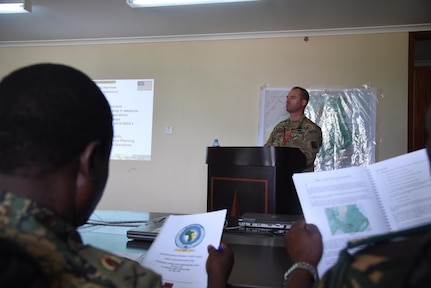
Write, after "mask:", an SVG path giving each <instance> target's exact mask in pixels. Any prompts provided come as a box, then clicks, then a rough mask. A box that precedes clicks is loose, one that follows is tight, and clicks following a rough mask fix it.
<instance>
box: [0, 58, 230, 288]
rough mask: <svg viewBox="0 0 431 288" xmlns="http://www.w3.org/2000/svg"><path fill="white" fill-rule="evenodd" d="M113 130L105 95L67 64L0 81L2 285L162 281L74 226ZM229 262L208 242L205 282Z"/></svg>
mask: <svg viewBox="0 0 431 288" xmlns="http://www.w3.org/2000/svg"><path fill="white" fill-rule="evenodd" d="M112 136H113V129H112V114H111V110H110V107H109V104H108V102H107V101H106V99H105V97H104V95H103V94H102V92H101V91H100V90H99V88H98V87H97V85H95V84H94V82H93V81H92V80H91V79H90V78H88V77H87V76H86V75H85V74H83V73H81V72H80V71H78V70H76V69H73V68H71V67H67V66H63V65H55V64H38V65H32V66H29V67H25V68H22V69H19V70H17V71H15V72H13V73H11V74H10V75H9V76H7V77H5V78H4V79H3V80H2V82H0V244H3V245H6V247H10V250H9V249H8V250H5V247H2V249H0V253H1V255H0V264H1V265H0V268H2V270H1V271H0V286H1V287H162V281H161V277H160V275H157V274H155V273H154V272H152V271H151V270H150V269H146V268H144V267H142V266H140V264H138V263H137V262H134V261H131V260H128V259H125V258H122V257H118V256H116V255H113V254H111V253H108V252H106V251H102V250H99V249H97V248H94V247H91V246H88V245H84V244H83V242H82V240H81V237H80V235H79V233H78V232H77V230H76V228H77V227H78V226H80V225H82V224H84V223H86V221H87V220H88V217H89V216H90V215H91V213H92V212H93V210H94V208H95V207H96V205H97V203H98V202H99V200H100V198H101V196H102V194H103V190H104V187H105V184H106V181H107V177H108V169H109V168H108V167H109V155H110V151H111V143H112ZM5 263H6V264H5ZM22 263H27V265H21V264H22ZM232 263H233V256H232V253H231V250H229V249H228V247H226V249H224V250H223V251H216V252H212V251H211V253H210V254H209V257H208V261H207V269H208V271H212V273H209V275H208V279H209V281H210V280H211V283H219V282H220V279H222V280H224V279H226V278H225V277H226V273H224V271H225V268H224V267H226V264H232ZM13 265H15V266H16V265H20V267H22V268H23V269H16V268H14V267H13ZM219 267H222V268H220V269H219ZM227 267H229V266H227ZM230 267H231V266H230ZM5 268H7V271H6V270H5ZM24 268H25V269H24ZM219 271H221V272H219ZM229 271H230V270H229ZM222 272H223V273H222ZM221 274H222V275H221ZM227 275H228V274H227ZM25 282H27V283H25ZM209 283H210V282H209ZM214 287H217V286H214ZM218 287H220V286H218Z"/></svg>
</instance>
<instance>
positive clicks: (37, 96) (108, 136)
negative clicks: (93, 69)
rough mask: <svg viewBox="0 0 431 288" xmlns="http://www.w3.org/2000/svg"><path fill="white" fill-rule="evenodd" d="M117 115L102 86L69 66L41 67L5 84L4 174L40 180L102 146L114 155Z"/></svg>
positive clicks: (0, 159) (0, 108)
mask: <svg viewBox="0 0 431 288" xmlns="http://www.w3.org/2000/svg"><path fill="white" fill-rule="evenodd" d="M112 134H113V129H112V114H111V109H110V106H109V104H108V102H107V100H106V98H105V96H104V95H103V93H102V92H101V91H100V89H99V88H98V86H97V85H96V84H95V83H94V82H93V81H92V80H91V79H90V78H89V77H88V76H87V75H85V74H84V73H82V72H80V71H78V70H76V69H74V68H72V67H68V66H65V65H59V64H36V65H31V66H28V67H24V68H21V69H18V70H16V71H15V72H12V73H11V74H9V75H8V76H6V77H5V78H4V79H3V80H2V82H0V173H4V174H15V175H26V176H38V175H41V174H44V173H47V172H51V171H53V170H55V169H57V168H59V167H61V166H63V165H65V164H67V163H68V162H69V161H71V160H72V159H73V158H74V157H76V156H78V155H79V153H81V152H82V151H83V149H84V148H85V147H86V145H88V143H89V142H90V141H93V140H98V141H100V142H101V143H102V145H103V147H104V148H106V153H108V155H109V153H110V149H111V144H112Z"/></svg>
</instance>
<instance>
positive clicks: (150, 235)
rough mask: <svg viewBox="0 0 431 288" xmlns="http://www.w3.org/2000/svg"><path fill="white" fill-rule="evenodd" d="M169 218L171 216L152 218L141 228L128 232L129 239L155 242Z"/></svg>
mask: <svg viewBox="0 0 431 288" xmlns="http://www.w3.org/2000/svg"><path fill="white" fill-rule="evenodd" d="M168 217H169V215H165V216H160V217H156V218H152V219H150V220H148V222H147V223H145V224H143V225H141V226H138V227H134V228H132V229H129V230H127V238H129V239H133V240H140V241H147V242H152V241H154V239H156V237H157V235H158V234H159V232H160V229H162V227H163V224H164V223H165V220H166V219H167V218H168Z"/></svg>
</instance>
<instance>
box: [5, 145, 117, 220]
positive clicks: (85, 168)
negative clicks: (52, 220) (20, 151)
mask: <svg viewBox="0 0 431 288" xmlns="http://www.w3.org/2000/svg"><path fill="white" fill-rule="evenodd" d="M103 154H106V153H102V149H101V148H100V143H99V142H98V141H92V142H90V143H89V144H88V145H87V147H86V148H85V149H84V150H83V151H82V153H81V154H80V155H79V156H78V157H75V158H74V159H73V160H71V161H70V162H69V163H67V164H66V165H63V166H62V167H60V168H59V169H57V170H55V171H53V172H50V173H46V174H43V175H41V176H16V175H5V174H0V187H2V189H5V190H8V191H11V192H13V193H14V194H17V195H19V196H22V197H25V198H29V199H31V200H33V201H35V202H37V203H39V204H41V205H43V206H45V207H47V208H50V209H51V210H53V211H54V212H55V213H56V214H58V215H59V216H61V217H62V218H63V219H65V220H66V221H68V222H69V223H71V224H72V225H74V226H75V227H77V226H80V225H82V224H84V223H85V222H86V221H87V220H88V217H89V216H90V215H91V213H92V212H93V210H94V208H95V207H96V205H97V203H98V202H99V200H100V198H101V196H102V193H103V189H104V187H105V184H106V180H107V175H108V161H109V156H108V155H103Z"/></svg>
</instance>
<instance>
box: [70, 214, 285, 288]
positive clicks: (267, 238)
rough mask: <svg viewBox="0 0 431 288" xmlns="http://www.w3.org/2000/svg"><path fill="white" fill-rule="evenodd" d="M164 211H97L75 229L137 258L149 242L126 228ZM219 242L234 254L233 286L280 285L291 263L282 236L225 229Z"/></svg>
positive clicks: (84, 236)
mask: <svg viewBox="0 0 431 288" xmlns="http://www.w3.org/2000/svg"><path fill="white" fill-rule="evenodd" d="M166 214H167V213H146V212H130V211H113V210H96V211H95V212H94V213H93V214H92V216H91V217H90V220H91V221H90V223H92V224H85V225H83V226H81V227H79V229H78V231H79V233H80V234H81V237H82V239H83V241H84V243H85V244H89V245H92V246H94V247H98V248H100V249H104V250H106V251H109V252H111V253H115V254H118V255H122V256H124V257H127V258H130V259H133V260H136V259H138V258H139V257H145V253H146V251H147V250H148V248H149V247H150V245H151V243H150V242H144V241H136V240H130V239H128V238H127V236H126V232H127V230H129V229H131V228H132V225H139V224H141V223H142V222H143V221H147V220H149V219H151V218H155V217H159V216H163V215H166ZM232 225H235V224H231V225H230V226H232ZM222 241H223V242H225V243H227V244H228V245H229V246H230V247H231V248H232V249H233V251H234V255H235V264H234V267H233V270H232V273H231V275H230V277H229V283H230V284H231V285H232V287H242V288H244V287H249V288H251V287H253V288H256V287H281V286H282V280H283V279H282V278H283V274H284V272H285V271H286V270H287V269H288V267H289V265H290V263H289V262H290V261H289V258H288V256H287V255H286V252H285V249H284V241H283V237H282V236H280V235H274V234H257V233H249V232H248V233H246V232H235V230H225V231H224V232H223V236H222Z"/></svg>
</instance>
